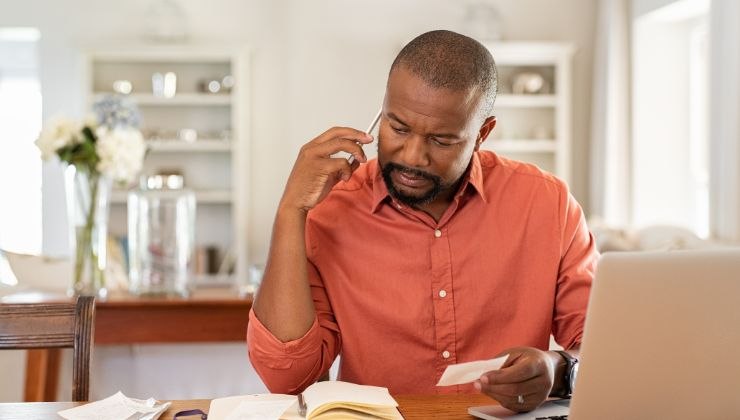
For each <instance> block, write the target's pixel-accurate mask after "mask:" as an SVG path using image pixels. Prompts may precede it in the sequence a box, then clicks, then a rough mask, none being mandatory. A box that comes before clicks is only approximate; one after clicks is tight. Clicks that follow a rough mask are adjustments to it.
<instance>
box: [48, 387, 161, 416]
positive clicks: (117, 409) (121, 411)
mask: <svg viewBox="0 0 740 420" xmlns="http://www.w3.org/2000/svg"><path fill="white" fill-rule="evenodd" d="M170 404H172V403H170V402H166V403H163V404H158V403H157V400H155V399H154V398H149V399H148V400H137V399H134V398H129V397H127V396H125V395H123V393H122V392H121V391H118V392H117V393H115V394H113V395H111V396H110V397H108V398H105V399H102V400H100V401H95V402H92V403H90V404H85V405H80V406H77V407H74V408H70V409H68V410H62V411H60V412H59V413H57V414H59V415H60V416H61V417H62V418H65V419H67V420H107V419H111V420H113V419H116V420H120V419H127V420H128V419H132V420H133V419H137V420H156V419H157V418H159V416H160V415H162V413H164V412H165V411H166V410H167V408H169V406H170Z"/></svg>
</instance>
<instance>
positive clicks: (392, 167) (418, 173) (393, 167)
mask: <svg viewBox="0 0 740 420" xmlns="http://www.w3.org/2000/svg"><path fill="white" fill-rule="evenodd" d="M384 166H385V167H384V168H383V172H387V173H390V172H392V171H398V172H401V173H404V174H407V175H409V176H412V177H415V178H424V179H426V180H429V181H432V182H434V183H438V184H441V183H442V178H440V177H438V176H437V175H432V174H430V173H428V172H424V171H422V170H420V169H414V168H409V167H408V166H403V165H399V164H397V163H393V162H388V163H386V164H385V165H384Z"/></svg>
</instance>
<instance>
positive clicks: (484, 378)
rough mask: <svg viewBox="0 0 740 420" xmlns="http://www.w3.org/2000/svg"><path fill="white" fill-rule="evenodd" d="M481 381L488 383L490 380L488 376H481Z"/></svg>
mask: <svg viewBox="0 0 740 420" xmlns="http://www.w3.org/2000/svg"><path fill="white" fill-rule="evenodd" d="M480 381H481V382H482V383H484V384H487V383H488V382H489V380H488V376H481V377H480Z"/></svg>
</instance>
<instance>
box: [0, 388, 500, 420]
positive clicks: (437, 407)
mask: <svg viewBox="0 0 740 420" xmlns="http://www.w3.org/2000/svg"><path fill="white" fill-rule="evenodd" d="M394 398H395V399H396V401H398V406H399V407H398V408H399V409H400V410H401V414H402V415H403V417H404V418H405V419H406V420H415V419H416V420H421V419H424V420H427V419H468V420H469V419H473V418H474V417H472V416H470V415H469V414H468V407H473V406H478V405H492V404H496V402H495V401H493V400H492V399H490V398H488V397H486V396H483V395H479V394H478V395H396V396H394ZM79 404H80V403H70V402H60V403H0V418H2V419H6V418H18V419H60V418H61V417H59V416H58V415H57V412H58V411H59V410H64V409H66V408H71V407H74V406H75V405H79ZM209 404H210V400H181V401H173V402H172V406H171V407H170V409H169V410H167V411H166V412H165V413H164V414H163V415H162V417H160V419H163V420H170V419H172V418H173V417H174V415H175V413H177V412H178V411H182V410H191V409H196V408H199V409H201V410H203V411H204V412H208V406H209ZM197 418H198V417H195V416H193V417H187V419H188V420H195V419H197Z"/></svg>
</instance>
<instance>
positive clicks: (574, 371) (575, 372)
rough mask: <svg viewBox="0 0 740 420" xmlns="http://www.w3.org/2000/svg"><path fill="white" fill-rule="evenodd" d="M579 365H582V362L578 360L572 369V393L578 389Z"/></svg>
mask: <svg viewBox="0 0 740 420" xmlns="http://www.w3.org/2000/svg"><path fill="white" fill-rule="evenodd" d="M579 365H580V363H578V361H576V363H575V364H573V367H572V368H571V370H570V392H571V394H572V393H573V391H575V389H576V377H577V376H578V366H579Z"/></svg>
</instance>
